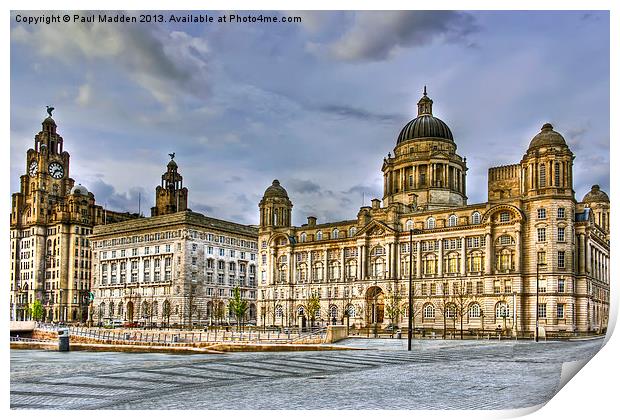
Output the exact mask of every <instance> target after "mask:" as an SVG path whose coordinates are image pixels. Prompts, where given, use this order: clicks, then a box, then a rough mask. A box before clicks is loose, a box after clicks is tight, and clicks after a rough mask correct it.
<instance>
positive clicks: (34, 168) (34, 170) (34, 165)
mask: <svg viewBox="0 0 620 420" xmlns="http://www.w3.org/2000/svg"><path fill="white" fill-rule="evenodd" d="M37 170H39V164H38V163H37V161H36V160H33V161H32V162H30V166H29V167H28V173H29V174H30V176H35V175H36V174H37Z"/></svg>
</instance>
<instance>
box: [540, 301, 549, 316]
mask: <svg viewBox="0 0 620 420" xmlns="http://www.w3.org/2000/svg"><path fill="white" fill-rule="evenodd" d="M538 318H547V304H546V303H539V304H538Z"/></svg>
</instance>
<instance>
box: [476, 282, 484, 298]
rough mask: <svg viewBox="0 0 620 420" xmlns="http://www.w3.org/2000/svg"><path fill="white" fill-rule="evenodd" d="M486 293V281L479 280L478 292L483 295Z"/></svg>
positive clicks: (477, 284)
mask: <svg viewBox="0 0 620 420" xmlns="http://www.w3.org/2000/svg"><path fill="white" fill-rule="evenodd" d="M483 293H484V282H482V281H479V282H477V283H476V294H478V295H481V294H483Z"/></svg>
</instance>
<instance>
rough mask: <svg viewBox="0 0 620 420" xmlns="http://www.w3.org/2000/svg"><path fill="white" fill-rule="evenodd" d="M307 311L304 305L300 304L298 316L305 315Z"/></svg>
mask: <svg viewBox="0 0 620 420" xmlns="http://www.w3.org/2000/svg"><path fill="white" fill-rule="evenodd" d="M305 313H306V310H305V309H304V307H303V306H300V307H299V308H297V315H298V316H303V315H305Z"/></svg>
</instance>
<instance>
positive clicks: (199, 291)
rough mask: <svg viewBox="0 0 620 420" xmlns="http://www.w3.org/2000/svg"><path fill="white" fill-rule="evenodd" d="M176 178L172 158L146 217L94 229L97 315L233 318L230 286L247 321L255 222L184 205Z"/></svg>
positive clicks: (144, 320)
mask: <svg viewBox="0 0 620 420" xmlns="http://www.w3.org/2000/svg"><path fill="white" fill-rule="evenodd" d="M172 156H173V155H172ZM182 180H183V177H182V176H181V175H180V174H179V172H178V166H177V164H176V162H175V161H174V160H170V162H169V163H168V166H167V171H166V173H164V175H163V176H162V184H161V186H158V187H157V189H156V192H155V200H156V204H155V207H153V208H152V211H151V212H152V215H153V216H152V217H149V218H143V219H139V220H131V221H126V222H122V223H115V224H113V225H102V226H97V227H95V229H94V230H93V233H92V235H91V236H90V239H91V242H92V249H93V288H94V292H95V300H94V302H93V308H94V321H95V323H97V324H99V323H101V324H105V323H109V322H113V321H117V322H131V323H138V324H143V325H157V326H159V325H190V324H199V325H206V324H215V323H220V324H221V323H226V322H233V321H234V317H232V316H231V314H229V312H228V310H227V303H228V301H229V299H230V298H231V297H232V295H233V288H234V287H236V286H239V288H240V293H241V298H243V299H246V300H248V301H249V310H248V313H247V314H246V319H245V321H249V322H252V321H254V320H255V319H256V304H255V302H256V255H257V254H256V250H257V242H256V240H257V236H258V231H257V229H256V227H252V226H245V225H240V224H237V223H232V222H227V221H224V220H218V219H214V218H211V217H206V216H203V215H202V214H199V213H195V212H192V211H191V210H189V209H187V198H188V189H187V188H185V187H183V185H182Z"/></svg>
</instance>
